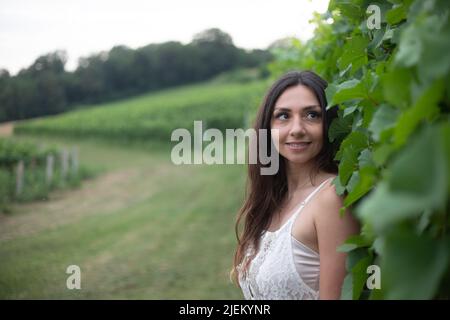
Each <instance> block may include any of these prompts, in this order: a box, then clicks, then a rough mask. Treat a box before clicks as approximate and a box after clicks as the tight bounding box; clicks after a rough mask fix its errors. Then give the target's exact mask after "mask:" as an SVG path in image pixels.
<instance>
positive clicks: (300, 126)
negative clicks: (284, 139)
mask: <svg viewBox="0 0 450 320" xmlns="http://www.w3.org/2000/svg"><path fill="white" fill-rule="evenodd" d="M304 133H305V126H304V123H303V122H302V120H301V119H300V118H294V119H293V120H292V122H291V128H290V130H289V134H290V135H291V136H298V135H303V134H304Z"/></svg>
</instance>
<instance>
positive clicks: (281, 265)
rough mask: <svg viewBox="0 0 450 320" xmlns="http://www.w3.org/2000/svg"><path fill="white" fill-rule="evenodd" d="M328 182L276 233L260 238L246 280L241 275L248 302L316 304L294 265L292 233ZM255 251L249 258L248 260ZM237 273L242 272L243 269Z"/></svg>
mask: <svg viewBox="0 0 450 320" xmlns="http://www.w3.org/2000/svg"><path fill="white" fill-rule="evenodd" d="M328 180H329V179H327V180H325V181H324V182H322V183H321V184H320V185H319V186H318V187H317V188H316V189H315V190H314V191H313V192H312V193H311V194H310V195H309V196H308V197H307V198H306V199H305V200H304V201H303V202H302V203H301V204H300V207H299V208H297V210H296V211H295V212H294V214H292V216H291V217H290V218H289V219H288V221H286V223H285V224H284V225H283V226H282V227H281V228H280V229H278V230H277V231H275V232H269V231H265V232H264V233H263V234H262V236H261V242H260V250H259V252H258V254H257V255H256V256H255V258H254V259H253V260H252V262H251V263H250V266H249V270H248V273H247V278H243V276H242V272H239V284H240V287H241V289H242V292H243V294H244V297H245V299H247V300H315V299H318V298H319V291H318V290H317V291H315V290H314V289H312V288H311V287H310V286H309V285H307V284H306V283H305V282H304V281H303V279H302V278H301V276H300V274H299V272H298V271H297V268H296V266H295V263H294V256H293V253H292V238H291V237H292V236H291V230H292V226H293V224H294V221H295V218H296V217H297V215H298V214H299V213H300V211H301V210H302V209H303V207H304V206H305V205H306V204H307V203H308V201H309V200H310V199H311V198H312V197H313V196H314V194H316V193H317V192H318V191H319V190H320V188H321V187H322V186H323V185H324V184H325V183H326V182H327V181H328ZM252 250H254V249H253V248H250V249H249V250H248V252H247V254H246V256H247V257H249V256H250V255H251V253H252ZM241 266H242V264H241V265H240V266H239V267H238V271H240V267H241Z"/></svg>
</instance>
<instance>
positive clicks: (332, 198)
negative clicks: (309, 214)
mask: <svg viewBox="0 0 450 320" xmlns="http://www.w3.org/2000/svg"><path fill="white" fill-rule="evenodd" d="M318 196H319V199H317V200H318V203H320V209H319V210H317V211H316V212H315V213H314V214H315V215H314V225H315V227H316V232H317V239H318V245H319V253H320V283H319V292H320V297H319V298H320V299H335V300H337V299H340V297H341V288H342V284H343V282H344V278H345V275H346V269H345V260H346V254H345V253H341V252H337V248H338V247H339V246H340V245H341V244H342V243H343V242H344V241H345V240H346V239H347V238H348V237H349V236H350V235H353V234H358V233H359V231H360V226H359V223H358V221H357V220H356V219H355V218H354V217H353V216H352V215H351V213H350V212H349V211H348V210H347V211H346V212H345V215H344V216H343V217H341V216H340V215H339V209H340V208H341V207H342V206H343V200H342V198H341V197H340V196H338V195H337V194H336V190H335V187H334V185H332V184H327V185H326V186H325V187H324V188H323V190H321V192H319V193H318Z"/></svg>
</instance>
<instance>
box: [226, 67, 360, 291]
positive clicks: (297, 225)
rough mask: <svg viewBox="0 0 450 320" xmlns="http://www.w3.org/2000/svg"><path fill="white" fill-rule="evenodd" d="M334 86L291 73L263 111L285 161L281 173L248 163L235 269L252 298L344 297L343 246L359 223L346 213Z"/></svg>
mask: <svg viewBox="0 0 450 320" xmlns="http://www.w3.org/2000/svg"><path fill="white" fill-rule="evenodd" d="M326 86H327V83H326V81H325V80H323V79H322V78H320V77H319V76H318V75H316V74H315V73H313V72H311V71H302V72H298V71H291V72H288V73H287V74H285V75H283V76H282V77H281V78H280V79H279V80H277V81H276V82H275V83H274V84H273V85H272V87H271V88H270V89H269V91H268V93H267V94H266V96H265V98H264V101H263V103H262V105H261V107H260V109H259V111H258V114H257V118H256V123H255V126H254V128H255V129H256V130H258V129H268V132H272V133H271V135H270V136H269V137H268V140H270V142H272V141H273V142H272V143H273V144H272V145H273V146H275V147H276V151H275V150H273V151H274V152H278V153H279V156H280V161H279V162H280V163H279V170H278V172H277V173H276V174H275V175H261V174H260V168H261V167H262V166H263V165H262V164H261V163H260V162H259V161H258V163H257V164H249V167H248V168H249V170H248V180H247V192H246V199H245V203H244V205H243V206H242V208H241V210H240V212H239V215H238V218H237V222H236V235H237V238H238V245H237V250H236V253H235V257H234V264H233V270H232V275H233V277H234V281H235V282H236V283H239V286H240V287H241V289H242V291H243V294H244V297H245V298H246V299H339V298H340V294H341V288H342V284H343V280H344V277H345V274H346V270H345V258H346V256H345V254H343V253H340V252H337V247H339V246H340V245H341V244H342V243H343V242H344V241H345V240H346V239H347V238H348V237H349V236H350V235H352V234H357V233H358V232H359V225H358V222H357V221H356V220H355V219H354V218H353V217H352V215H351V213H350V212H348V211H347V212H346V213H345V215H344V216H343V217H341V216H340V215H339V209H340V208H341V207H342V206H343V200H342V198H341V197H340V196H338V195H337V194H336V190H335V188H334V185H333V184H332V180H333V179H334V178H335V177H336V174H337V164H336V163H335V161H334V160H333V159H334V156H335V151H336V148H335V147H334V146H333V145H332V144H331V143H330V142H329V139H328V128H329V126H330V123H331V120H332V119H333V118H335V117H336V110H335V109H336V108H331V109H329V110H326V106H327V102H326V96H325V88H326ZM275 129H276V130H275ZM258 139H259V138H258ZM258 139H257V146H258V147H259V145H260V142H259V141H258ZM275 140H278V143H276V142H275ZM270 142H269V145H270ZM242 219H244V227H243V230H242V234H241V236H239V234H238V226H239V224H240V222H241V220H242Z"/></svg>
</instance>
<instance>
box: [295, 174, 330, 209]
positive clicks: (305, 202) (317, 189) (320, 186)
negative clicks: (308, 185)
mask: <svg viewBox="0 0 450 320" xmlns="http://www.w3.org/2000/svg"><path fill="white" fill-rule="evenodd" d="M331 178H333V177H330V178H328V179H326V180H325V181H324V182H322V183H321V184H320V185H319V186H318V187H317V188H316V189H315V190H314V191H313V192H311V194H310V195H309V196H308V197H307V198H306V199H305V201H303V202H302V204H304V205H305V204H307V203H308V202H309V200H311V198H312V197H313V196H314V195H315V194H316V193H317V192H318V191H319V190H320V189H321V188H322V187H323V186H324V185H325V182H327V181H328V180H330V179H331Z"/></svg>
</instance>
